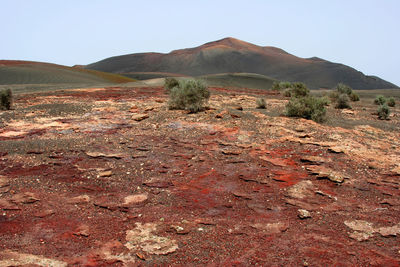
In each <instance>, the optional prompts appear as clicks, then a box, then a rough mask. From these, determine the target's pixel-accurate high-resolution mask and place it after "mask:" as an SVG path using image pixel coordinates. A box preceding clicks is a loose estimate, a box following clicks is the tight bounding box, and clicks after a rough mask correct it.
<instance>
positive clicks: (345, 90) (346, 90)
mask: <svg viewBox="0 0 400 267" xmlns="http://www.w3.org/2000/svg"><path fill="white" fill-rule="evenodd" d="M340 95H347V96H348V98H349V100H351V101H353V102H356V101H360V96H359V95H358V94H357V93H356V92H354V91H353V89H352V88H351V87H350V86H348V85H346V84H343V83H339V84H338V85H336V90H335V91H332V92H331V94H330V95H329V97H330V98H331V100H332V102H337V101H338V100H339V96H340ZM342 98H344V97H342ZM341 100H343V99H341ZM337 105H339V104H337Z"/></svg>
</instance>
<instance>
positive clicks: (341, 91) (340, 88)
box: [336, 83, 353, 96]
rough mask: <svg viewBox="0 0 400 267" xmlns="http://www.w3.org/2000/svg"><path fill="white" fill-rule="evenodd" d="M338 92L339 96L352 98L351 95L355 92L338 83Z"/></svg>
mask: <svg viewBox="0 0 400 267" xmlns="http://www.w3.org/2000/svg"><path fill="white" fill-rule="evenodd" d="M336 91H338V93H339V94H346V95H348V96H350V95H351V93H352V92H353V89H352V88H351V87H350V86H348V85H346V84H344V83H338V84H337V85H336Z"/></svg>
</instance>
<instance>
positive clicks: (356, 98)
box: [349, 92, 360, 102]
mask: <svg viewBox="0 0 400 267" xmlns="http://www.w3.org/2000/svg"><path fill="white" fill-rule="evenodd" d="M349 98H350V100H351V101H353V102H356V101H360V96H359V95H358V94H357V93H356V92H351V94H350V95H349Z"/></svg>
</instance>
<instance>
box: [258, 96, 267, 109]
mask: <svg viewBox="0 0 400 267" xmlns="http://www.w3.org/2000/svg"><path fill="white" fill-rule="evenodd" d="M256 105H257V108H260V109H265V108H266V107H267V103H266V102H265V99H264V98H257V100H256Z"/></svg>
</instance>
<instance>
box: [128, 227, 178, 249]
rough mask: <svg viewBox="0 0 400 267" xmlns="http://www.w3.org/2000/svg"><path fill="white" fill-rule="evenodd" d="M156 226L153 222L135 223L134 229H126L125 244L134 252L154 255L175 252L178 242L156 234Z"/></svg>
mask: <svg viewBox="0 0 400 267" xmlns="http://www.w3.org/2000/svg"><path fill="white" fill-rule="evenodd" d="M157 226H158V225H157V224H155V223H145V224H142V223H136V227H135V228H134V229H132V230H128V231H126V240H127V243H126V244H125V246H126V247H127V248H128V249H129V250H133V251H135V252H144V253H149V254H154V255H167V254H170V253H173V252H175V251H176V250H177V249H178V248H179V246H178V242H176V240H173V239H169V238H167V237H163V236H158V235H156V234H155V233H156V232H157Z"/></svg>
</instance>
